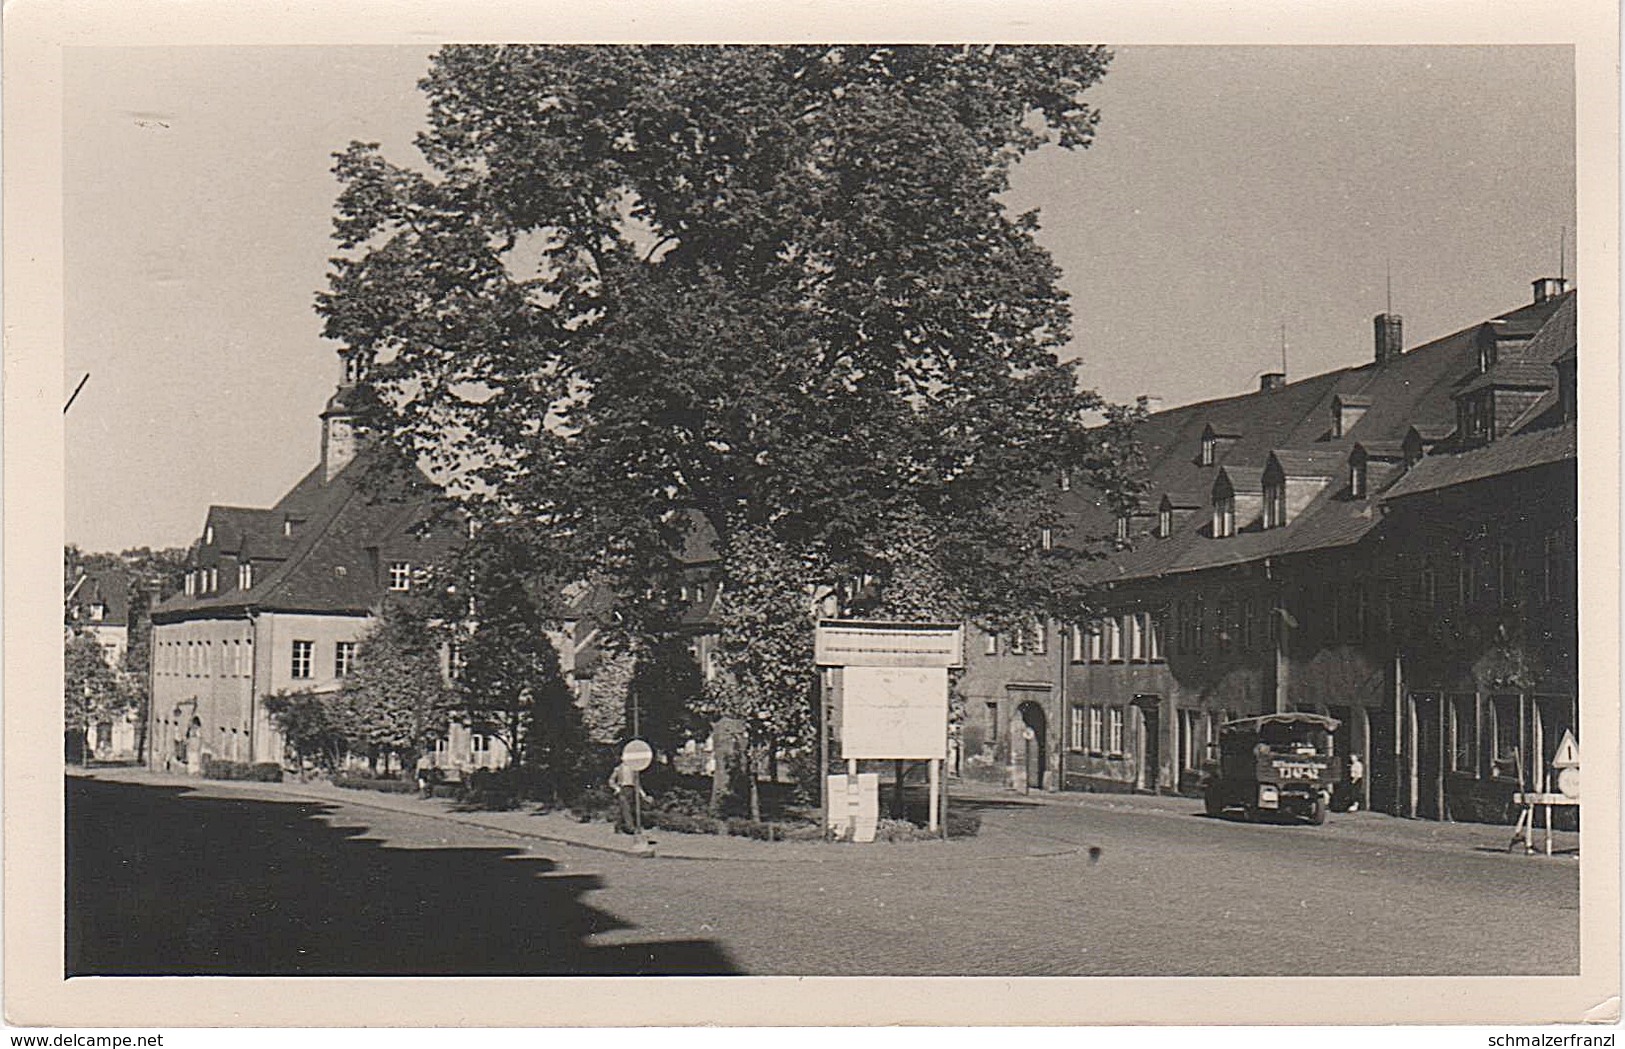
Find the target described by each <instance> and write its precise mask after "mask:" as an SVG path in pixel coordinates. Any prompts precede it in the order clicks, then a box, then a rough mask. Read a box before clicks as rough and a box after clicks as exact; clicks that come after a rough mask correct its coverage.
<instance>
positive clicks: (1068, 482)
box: [1055, 469, 1072, 492]
mask: <svg viewBox="0 0 1625 1049" xmlns="http://www.w3.org/2000/svg"><path fill="white" fill-rule="evenodd" d="M1055 483H1056V484H1057V485H1059V486H1060V489H1061V491H1063V492H1070V491H1071V490H1072V471H1071V470H1067V469H1063V470H1062V471H1061V476H1060V477H1059V478H1058V479H1057V480H1056V482H1055Z"/></svg>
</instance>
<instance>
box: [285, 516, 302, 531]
mask: <svg viewBox="0 0 1625 1049" xmlns="http://www.w3.org/2000/svg"><path fill="white" fill-rule="evenodd" d="M304 523H305V521H304V519H303V518H301V517H284V518H283V519H282V534H283V535H285V536H291V535H294V534H295V533H297V532H298V531H299V526H300V525H302V524H304Z"/></svg>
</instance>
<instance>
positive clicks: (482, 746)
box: [468, 732, 491, 754]
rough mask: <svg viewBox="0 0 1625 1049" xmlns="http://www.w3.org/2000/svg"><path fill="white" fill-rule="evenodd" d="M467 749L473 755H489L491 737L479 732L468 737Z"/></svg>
mask: <svg viewBox="0 0 1625 1049" xmlns="http://www.w3.org/2000/svg"><path fill="white" fill-rule="evenodd" d="M468 749H469V750H472V751H473V752H474V753H475V754H489V753H490V752H491V737H490V736H487V735H485V734H484V733H481V732H476V733H474V734H473V735H472V736H469V737H468Z"/></svg>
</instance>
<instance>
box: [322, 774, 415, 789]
mask: <svg viewBox="0 0 1625 1049" xmlns="http://www.w3.org/2000/svg"><path fill="white" fill-rule="evenodd" d="M333 786H335V787H343V788H345V789H346V790H376V791H378V792H379V793H380V794H416V793H417V792H418V785H417V783H415V782H414V781H412V780H409V779H378V778H376V777H374V776H362V775H358V774H356V773H354V772H335V773H334V774H333Z"/></svg>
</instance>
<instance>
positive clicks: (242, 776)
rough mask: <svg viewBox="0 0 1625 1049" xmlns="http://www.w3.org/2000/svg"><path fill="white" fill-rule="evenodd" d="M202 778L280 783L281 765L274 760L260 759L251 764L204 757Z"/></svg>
mask: <svg viewBox="0 0 1625 1049" xmlns="http://www.w3.org/2000/svg"><path fill="white" fill-rule="evenodd" d="M203 778H204V779H231V780H251V781H253V782H256V783H281V782H282V766H281V765H278V764H277V763H276V762H274V761H262V762H260V763H259V764H255V765H251V764H249V763H248V762H246V761H217V760H215V759H214V758H204V759H203Z"/></svg>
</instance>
